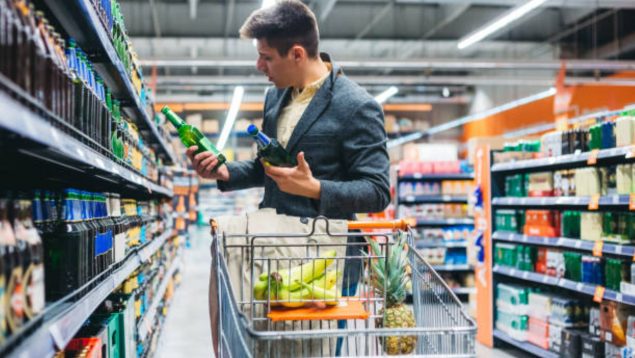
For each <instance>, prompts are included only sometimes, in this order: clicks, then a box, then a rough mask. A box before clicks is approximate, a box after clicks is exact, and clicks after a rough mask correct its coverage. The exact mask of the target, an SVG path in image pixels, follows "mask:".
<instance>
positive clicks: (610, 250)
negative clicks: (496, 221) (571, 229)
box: [492, 231, 635, 259]
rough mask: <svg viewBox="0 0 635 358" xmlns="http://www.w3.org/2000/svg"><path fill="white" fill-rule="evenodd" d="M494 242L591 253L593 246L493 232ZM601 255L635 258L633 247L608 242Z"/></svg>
mask: <svg viewBox="0 0 635 358" xmlns="http://www.w3.org/2000/svg"><path fill="white" fill-rule="evenodd" d="M492 238H493V239H494V240H498V241H507V242H514V243H520V244H533V245H541V246H552V247H561V248H569V249H575V250H580V251H588V252H592V251H593V247H594V246H595V242H594V241H586V240H580V239H570V238H566V237H541V236H527V235H522V234H516V233H510V232H500V231H496V232H494V235H493V236H492ZM602 253H603V254H609V255H617V256H624V257H626V258H629V259H631V258H633V256H635V246H630V245H617V244H611V243H609V242H604V243H603V244H602Z"/></svg>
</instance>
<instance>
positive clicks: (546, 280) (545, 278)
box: [542, 275, 549, 283]
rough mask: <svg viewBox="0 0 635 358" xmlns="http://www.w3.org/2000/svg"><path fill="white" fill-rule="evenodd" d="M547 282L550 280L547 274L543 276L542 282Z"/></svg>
mask: <svg viewBox="0 0 635 358" xmlns="http://www.w3.org/2000/svg"><path fill="white" fill-rule="evenodd" d="M547 282H549V276H547V275H544V276H542V283H547Z"/></svg>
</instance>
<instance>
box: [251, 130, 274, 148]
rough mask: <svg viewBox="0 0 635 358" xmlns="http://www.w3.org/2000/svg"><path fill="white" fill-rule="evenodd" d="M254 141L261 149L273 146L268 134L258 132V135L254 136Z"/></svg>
mask: <svg viewBox="0 0 635 358" xmlns="http://www.w3.org/2000/svg"><path fill="white" fill-rule="evenodd" d="M254 139H255V140H256V143H257V144H258V145H259V146H261V147H266V146H268V145H269V144H271V139H269V137H267V135H266V134H264V133H262V132H260V131H258V133H256V134H255V135H254Z"/></svg>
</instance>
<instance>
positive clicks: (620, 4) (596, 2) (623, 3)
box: [340, 0, 635, 9]
mask: <svg viewBox="0 0 635 358" xmlns="http://www.w3.org/2000/svg"><path fill="white" fill-rule="evenodd" d="M340 1H346V0H340ZM349 1H351V0H349ZM352 1H355V0H352ZM365 1H368V0H365ZM523 2H524V1H521V0H514V1H512V0H397V3H398V4H422V5H426V4H427V5H439V4H441V5H447V4H470V5H488V6H505V7H510V6H514V5H518V4H521V3H523ZM545 6H546V7H564V8H584V7H592V8H607V9H608V8H622V9H635V2H634V1H632V0H573V1H572V0H550V1H549V2H548V3H546V4H545Z"/></svg>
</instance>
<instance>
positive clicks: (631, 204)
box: [628, 194, 635, 211]
mask: <svg viewBox="0 0 635 358" xmlns="http://www.w3.org/2000/svg"><path fill="white" fill-rule="evenodd" d="M628 210H630V211H635V194H631V195H630V196H629V198H628Z"/></svg>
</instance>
